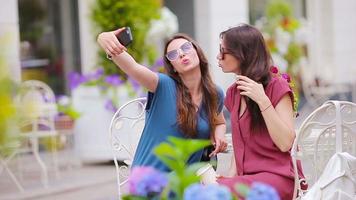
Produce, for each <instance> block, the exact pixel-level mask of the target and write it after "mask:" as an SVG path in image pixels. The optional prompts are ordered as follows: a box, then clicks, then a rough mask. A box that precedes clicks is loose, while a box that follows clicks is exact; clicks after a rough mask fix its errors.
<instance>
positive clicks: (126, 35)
mask: <svg viewBox="0 0 356 200" xmlns="http://www.w3.org/2000/svg"><path fill="white" fill-rule="evenodd" d="M116 37H117V39H118V40H119V42H120V43H121V44H122V45H123V46H125V47H127V46H128V45H129V44H130V43H131V42H132V40H133V37H132V34H131V29H130V27H126V28H125V29H124V30H123V31H121V32H120V33H119V34H118V35H117V36H116Z"/></svg>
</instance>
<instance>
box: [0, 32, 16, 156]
mask: <svg viewBox="0 0 356 200" xmlns="http://www.w3.org/2000/svg"><path fill="white" fill-rule="evenodd" d="M6 36H8V37H6ZM6 36H2V37H0V44H1V45H2V46H5V48H6V46H7V45H8V44H6V43H7V41H8V40H9V37H10V35H6ZM5 58H6V57H5V55H4V54H3V53H0V154H1V155H3V156H6V155H9V154H11V152H12V151H13V150H14V148H15V147H16V146H17V141H18V139H19V138H17V137H14V135H15V133H17V132H16V129H15V128H16V127H15V124H16V122H17V121H16V120H17V113H16V109H15V106H14V103H13V99H12V98H13V94H15V92H16V90H17V87H16V84H15V83H14V82H13V81H12V80H11V79H10V74H9V70H10V67H9V66H8V65H7V62H6V60H5ZM9 146H11V148H7V147H9Z"/></svg>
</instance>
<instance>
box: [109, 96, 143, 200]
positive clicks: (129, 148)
mask: <svg viewBox="0 0 356 200" xmlns="http://www.w3.org/2000/svg"><path fill="white" fill-rule="evenodd" d="M145 108H146V98H144V97H143V98H137V99H134V100H131V101H129V102H127V103H125V104H124V105H123V106H121V107H120V108H119V109H118V110H117V111H116V113H115V114H114V116H113V117H112V120H111V123H110V127H109V136H110V144H111V149H112V151H113V157H114V163H115V168H116V174H117V184H118V193H119V196H121V186H122V185H123V184H124V183H125V182H126V181H127V178H128V175H129V170H130V169H129V167H130V166H131V164H132V161H133V158H134V155H135V151H136V147H137V144H138V142H139V140H140V137H141V133H142V131H143V128H144V124H145ZM118 160H121V161H123V162H124V163H125V164H126V165H127V166H119V164H118ZM121 177H122V178H123V179H122V181H121Z"/></svg>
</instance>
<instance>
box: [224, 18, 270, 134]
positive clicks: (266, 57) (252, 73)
mask: <svg viewBox="0 0 356 200" xmlns="http://www.w3.org/2000/svg"><path fill="white" fill-rule="evenodd" d="M220 38H221V39H222V40H223V41H224V44H225V48H226V49H227V50H228V51H229V52H230V53H231V55H233V56H234V57H235V58H236V59H238V60H239V61H240V69H241V75H244V76H247V77H249V78H250V79H252V80H254V81H256V82H257V83H261V84H262V85H263V87H264V88H266V86H267V84H268V83H269V81H270V80H271V74H270V67H271V65H272V58H271V55H270V53H269V51H268V49H267V46H266V43H265V40H264V38H263V36H262V33H261V32H260V31H259V30H258V29H257V28H255V27H253V26H251V25H248V24H241V25H239V26H237V27H233V28H230V29H228V30H226V31H224V32H222V33H220ZM244 98H245V100H246V105H247V109H249V111H250V113H251V117H252V120H251V129H252V130H253V129H255V128H261V127H262V126H263V125H264V124H265V122H264V119H263V117H262V114H261V112H260V109H259V107H258V105H257V103H256V102H254V101H253V100H251V99H250V98H248V97H244Z"/></svg>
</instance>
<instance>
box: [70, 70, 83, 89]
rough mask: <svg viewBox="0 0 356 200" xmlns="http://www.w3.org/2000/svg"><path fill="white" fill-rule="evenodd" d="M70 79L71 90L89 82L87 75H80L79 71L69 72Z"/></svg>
mask: <svg viewBox="0 0 356 200" xmlns="http://www.w3.org/2000/svg"><path fill="white" fill-rule="evenodd" d="M68 79H69V87H70V89H71V90H73V89H75V88H76V87H78V86H79V85H80V84H82V83H85V82H87V79H86V77H85V76H82V75H80V74H79V73H77V72H70V73H69V74H68Z"/></svg>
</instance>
